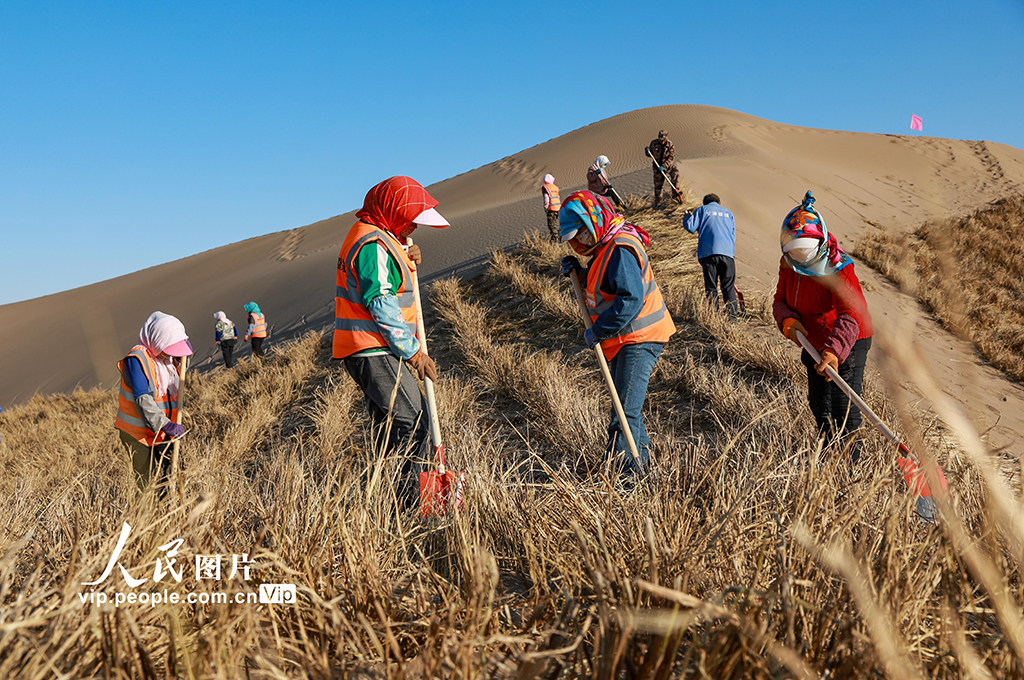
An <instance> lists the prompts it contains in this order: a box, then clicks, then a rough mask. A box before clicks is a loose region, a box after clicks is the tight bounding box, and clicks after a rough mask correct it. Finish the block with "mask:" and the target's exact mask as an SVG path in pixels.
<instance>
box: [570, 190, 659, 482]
mask: <svg viewBox="0 0 1024 680" xmlns="http://www.w3.org/2000/svg"><path fill="white" fill-rule="evenodd" d="M559 224H560V227H561V236H562V240H563V241H568V242H569V245H570V246H571V247H572V249H573V250H575V251H576V252H577V253H579V254H580V255H584V256H587V257H590V258H591V260H590V263H589V265H588V268H587V269H586V270H584V269H582V267H581V266H580V262H579V260H578V259H576V258H575V257H573V256H572V255H569V256H567V257H564V258H562V274H564V275H565V276H569V274H570V273H571V272H572V271H573V270H576V271H577V272H578V274H579V276H580V280H581V282H585V283H584V289H585V290H584V292H585V296H586V300H587V310H588V312H589V314H590V319H591V322H592V323H593V326H592V327H591V328H589V329H587V331H586V333H585V334H584V339H585V340H586V343H587V346H588V347H590V348H593V347H594V345H596V344H598V343H600V344H601V350H602V351H603V352H604V356H605V358H606V359H607V360H608V362H609V367H610V368H611V373H612V382H613V383H614V384H615V389H616V391H617V392H618V394H619V399H620V400H621V401H622V408H623V411H624V413H625V415H626V420H627V422H628V424H629V429H630V432H632V434H633V440H634V441H635V442H636V445H637V449H638V452H639V454H640V464H641V467H642V468H644V469H646V468H647V467H648V465H649V460H650V448H651V439H650V437H648V436H647V428H646V427H645V426H644V421H643V418H642V416H641V413H640V412H641V409H642V408H643V405H644V399H646V397H647V385H648V383H649V382H650V380H651V372H652V371H653V370H654V364H655V363H656V362H657V361H658V357H659V356H660V355H661V350H662V349H663V348H664V346H665V343H666V342H668V339H669V337H670V336H671V335H672V334H673V333H675V330H676V327H675V324H673V323H672V317H671V315H670V314H669V312H668V309H667V308H666V307H665V302H664V300H663V299H662V297H661V291H660V290H659V289H658V284H657V282H655V280H654V272H653V271H651V263H650V260H649V259H648V257H647V250H646V246H647V245H648V244H649V243H650V236H648V234H647V232H646V231H644V230H643V229H641V228H640V227H637V226H635V225H633V224H630V223H629V222H627V221H626V218H625V217H623V216H622V215H619V214H618V213H616V212H615V209H614V208H613V207H612V205H611V203H610V202H609V201H608V199H606V198H604V197H601V196H596V195H595V194H593V193H592V192H590V191H577V192H576V193H574V194H573V195H571V196H569V198H567V199H566V201H565V203H564V204H563V205H562V210H561V212H560V213H559ZM627 451H628V449H627V447H626V441H625V437H624V436H623V435H622V424H621V423H620V422H619V419H618V417H617V416H616V414H615V411H614V410H613V411H612V417H611V423H609V425H608V446H607V450H606V455H609V456H611V455H612V452H615V455H616V456H623V455H624V454H625V455H624V460H623V466H624V468H623V469H624V471H625V472H626V473H627V474H636V473H637V472H641V471H642V470H641V471H638V470H636V468H635V465H634V463H633V460H632V457H631V456H630V455H629V454H628V453H626V452H627Z"/></svg>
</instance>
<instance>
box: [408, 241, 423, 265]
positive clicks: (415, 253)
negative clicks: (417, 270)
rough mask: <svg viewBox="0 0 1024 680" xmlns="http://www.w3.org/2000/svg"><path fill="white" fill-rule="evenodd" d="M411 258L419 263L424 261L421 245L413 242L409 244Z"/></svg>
mask: <svg viewBox="0 0 1024 680" xmlns="http://www.w3.org/2000/svg"><path fill="white" fill-rule="evenodd" d="M409 259H410V260H412V261H413V262H415V263H416V264H417V265H419V264H420V263H422V262H423V254H422V253H421V252H420V247H419V246H418V245H416V244H413V245H411V246H409Z"/></svg>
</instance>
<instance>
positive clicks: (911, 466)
mask: <svg viewBox="0 0 1024 680" xmlns="http://www.w3.org/2000/svg"><path fill="white" fill-rule="evenodd" d="M900 452H901V453H906V454H909V453H910V451H909V450H908V449H907V447H906V446H905V445H903V444H900ZM896 465H898V466H899V468H900V471H901V472H902V473H903V479H905V480H906V482H907V488H908V489H910V490H911V491H913V492H914V493H916V494H917V495H918V496H921V497H922V498H931V496H932V490H931V487H929V486H928V478H927V477H926V476H925V474H924V471H923V470H921V468H920V467H918V465H917V462H916V461H914V459H913V458H909V457H907V458H897V459H896ZM932 466H933V470H934V472H935V476H936V477H937V478H938V480H939V488H940V490H941V491H948V490H949V484H948V483H947V482H946V475H945V474H943V472H942V468H940V467H939V466H938V464H936V463H934V462H933V463H932Z"/></svg>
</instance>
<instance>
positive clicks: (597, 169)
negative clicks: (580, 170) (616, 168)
mask: <svg viewBox="0 0 1024 680" xmlns="http://www.w3.org/2000/svg"><path fill="white" fill-rule="evenodd" d="M611 164H612V162H611V161H610V160H608V156H598V157H597V158H595V159H594V162H593V164H591V166H590V167H589V168H587V191H589V192H591V193H593V194H597V195H598V196H604V197H606V198H610V199H612V200H613V201H615V204H616V205H617V206H619V207H620V208H621V207H622V204H621V203H620V202H619V196H618V194H617V193H616V192H615V187H613V186H612V182H611V180H610V179H608V172H607V170H606V168H607V167H608V166H609V165H611Z"/></svg>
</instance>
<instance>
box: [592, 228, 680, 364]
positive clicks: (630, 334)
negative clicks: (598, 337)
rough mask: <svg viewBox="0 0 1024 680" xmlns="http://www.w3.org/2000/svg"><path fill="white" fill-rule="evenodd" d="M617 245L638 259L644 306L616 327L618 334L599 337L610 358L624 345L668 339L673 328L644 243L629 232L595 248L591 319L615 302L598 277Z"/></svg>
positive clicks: (600, 275)
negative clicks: (624, 322)
mask: <svg viewBox="0 0 1024 680" xmlns="http://www.w3.org/2000/svg"><path fill="white" fill-rule="evenodd" d="M616 246H618V247H621V248H627V249H629V250H630V251H631V252H632V253H633V254H634V255H636V259H637V262H639V263H640V274H641V278H642V279H643V282H644V306H643V308H642V309H641V310H640V314H639V315H637V317H636V318H635V319H633V321H631V322H630V323H629V324H628V325H627V326H626V327H625V328H623V329H622V330H621V331H619V334H618V335H617V336H615V337H614V338H608V339H607V340H602V341H601V349H603V350H604V356H605V358H606V359H608V360H609V361H611V359H612V358H613V357H614V356H615V355H616V354H618V352H619V349H620V348H621V347H622V346H623V345H631V344H636V343H639V342H668V339H669V337H670V336H671V335H672V334H673V333H675V332H676V325H675V324H674V323H672V315H671V314H669V313H668V308H667V307H666V306H665V301H664V299H662V297H661V291H660V290H658V283H657V282H656V281H655V280H654V272H653V271H651V262H650V260H649V259H648V258H647V251H646V250H644V244H643V243H642V242H641V241H640V239H638V238H637V237H636V236H633V235H632V234H619V235H618V236H616V237H615V238H613V239H612V240H611V241H609V242H608V243H607V244H606V245H605V246H604V247H603V248H602V249H601V250H599V251H598V253H597V255H596V256H595V257H594V261H593V263H592V264H591V265H590V269H589V270H588V271H587V296H586V297H587V311H588V312H589V313H590V321H591V323H593V322H594V321H597V317H598V316H599V315H600V314H601V313H602V312H603V311H605V310H606V309H608V308H609V307H611V306H612V303H613V302H615V296H614V295H608V294H607V293H605V292H604V291H602V290H601V280H602V279H603V278H604V273H605V271H606V270H607V269H608V261H609V260H610V259H611V256H612V251H613V250H614V249H615V247H616Z"/></svg>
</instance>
